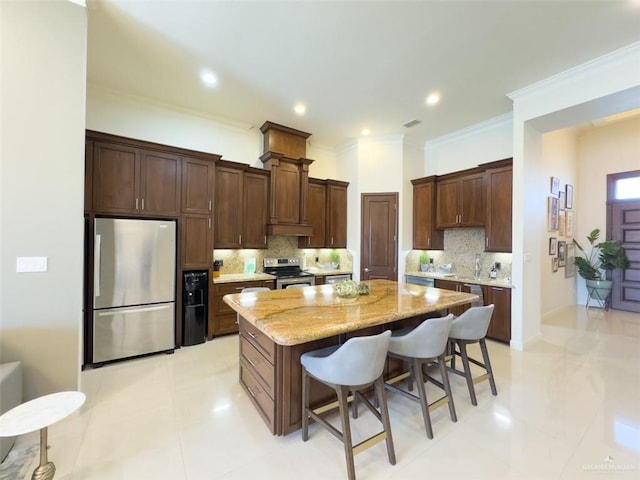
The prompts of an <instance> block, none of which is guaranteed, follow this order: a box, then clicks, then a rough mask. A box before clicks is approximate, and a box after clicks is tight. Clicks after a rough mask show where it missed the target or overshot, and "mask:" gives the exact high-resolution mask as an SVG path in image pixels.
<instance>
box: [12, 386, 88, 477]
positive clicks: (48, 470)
mask: <svg viewBox="0 0 640 480" xmlns="http://www.w3.org/2000/svg"><path fill="white" fill-rule="evenodd" d="M85 399H86V396H85V394H84V393H82V392H58V393H52V394H51V395H45V396H43V397H39V398H34V399H33V400H29V401H28V402H25V403H23V404H21V405H18V406H17V407H14V408H12V409H11V410H9V411H8V412H6V413H4V414H3V415H2V416H0V437H13V436H16V435H24V434H25V433H30V432H34V431H36V430H40V465H38V467H36V469H35V470H34V471H33V475H32V476H31V479H32V480H51V479H52V478H53V475H54V474H55V472H56V467H55V465H54V464H53V462H50V461H49V460H48V459H47V427H49V426H50V425H53V424H54V423H56V422H59V421H60V420H62V419H63V418H65V417H67V416H68V415H71V414H72V413H73V412H75V411H76V410H77V409H78V408H80V407H81V406H82V404H83V403H84V401H85Z"/></svg>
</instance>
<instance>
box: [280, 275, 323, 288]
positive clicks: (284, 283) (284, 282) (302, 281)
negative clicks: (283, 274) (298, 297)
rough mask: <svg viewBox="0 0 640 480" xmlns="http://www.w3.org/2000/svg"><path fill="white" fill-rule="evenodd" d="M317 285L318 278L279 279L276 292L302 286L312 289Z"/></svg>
mask: <svg viewBox="0 0 640 480" xmlns="http://www.w3.org/2000/svg"><path fill="white" fill-rule="evenodd" d="M315 284H316V277H314V276H313V275H310V276H308V277H293V278H277V279H276V290H283V289H285V288H287V287H289V286H291V285H301V286H306V287H312V286H314V285H315Z"/></svg>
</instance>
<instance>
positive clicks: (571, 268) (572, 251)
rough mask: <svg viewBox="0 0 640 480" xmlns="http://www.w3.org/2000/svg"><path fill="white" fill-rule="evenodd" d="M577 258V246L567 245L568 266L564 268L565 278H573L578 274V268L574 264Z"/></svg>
mask: <svg viewBox="0 0 640 480" xmlns="http://www.w3.org/2000/svg"><path fill="white" fill-rule="evenodd" d="M575 256H576V248H575V245H574V244H573V243H567V264H566V265H565V267H564V276H565V278H569V277H573V276H574V275H575V274H576V266H575V264H574V263H573V261H574V259H575Z"/></svg>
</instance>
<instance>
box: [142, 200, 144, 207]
mask: <svg viewBox="0 0 640 480" xmlns="http://www.w3.org/2000/svg"><path fill="white" fill-rule="evenodd" d="M142 210H144V198H143V199H142Z"/></svg>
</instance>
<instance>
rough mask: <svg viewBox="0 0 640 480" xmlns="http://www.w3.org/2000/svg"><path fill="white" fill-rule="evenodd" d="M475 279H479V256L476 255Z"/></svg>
mask: <svg viewBox="0 0 640 480" xmlns="http://www.w3.org/2000/svg"><path fill="white" fill-rule="evenodd" d="M475 278H480V254H479V253H476V273H475Z"/></svg>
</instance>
